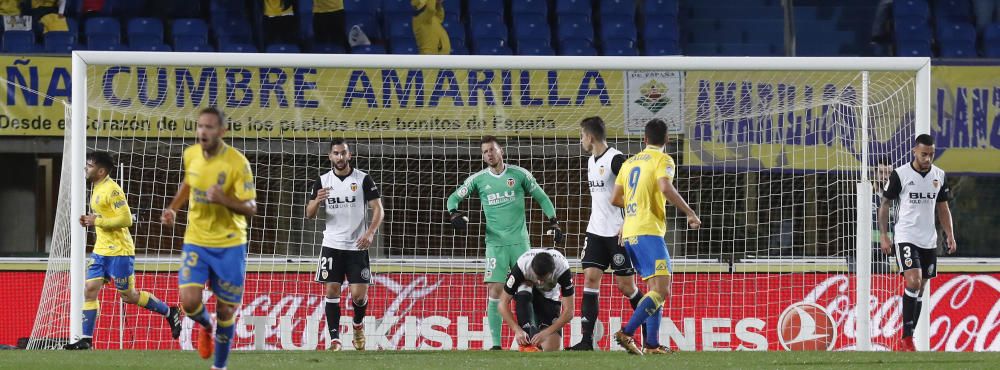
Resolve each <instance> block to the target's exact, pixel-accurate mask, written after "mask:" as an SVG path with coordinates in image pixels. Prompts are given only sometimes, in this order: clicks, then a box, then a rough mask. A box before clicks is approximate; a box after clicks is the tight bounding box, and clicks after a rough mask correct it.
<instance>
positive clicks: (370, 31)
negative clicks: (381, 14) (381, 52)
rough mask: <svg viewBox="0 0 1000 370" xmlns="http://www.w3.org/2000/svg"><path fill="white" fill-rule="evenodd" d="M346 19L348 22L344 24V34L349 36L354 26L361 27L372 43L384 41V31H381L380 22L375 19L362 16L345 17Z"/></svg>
mask: <svg viewBox="0 0 1000 370" xmlns="http://www.w3.org/2000/svg"><path fill="white" fill-rule="evenodd" d="M345 17H346V18H347V21H346V22H344V32H347V33H348V34H349V33H350V32H351V28H353V27H354V26H358V27H361V30H362V31H364V32H365V35H366V36H368V39H369V40H371V41H380V40H384V38H383V37H382V31H381V29H382V28H381V27H379V22H378V20H377V19H376V18H375V17H368V16H362V15H358V16H352V15H345Z"/></svg>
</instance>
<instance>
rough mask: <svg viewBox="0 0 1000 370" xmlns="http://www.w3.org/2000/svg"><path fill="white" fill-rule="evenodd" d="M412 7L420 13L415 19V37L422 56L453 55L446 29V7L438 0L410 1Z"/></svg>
mask: <svg viewBox="0 0 1000 370" xmlns="http://www.w3.org/2000/svg"><path fill="white" fill-rule="evenodd" d="M410 5H412V6H413V9H414V10H416V11H417V12H418V13H417V15H415V16H414V17H413V37H414V38H416V40H417V47H418V48H420V54H432V55H448V54H451V39H449V38H448V30H446V29H444V26H443V25H441V22H443V21H444V5H440V4H438V3H437V0H410Z"/></svg>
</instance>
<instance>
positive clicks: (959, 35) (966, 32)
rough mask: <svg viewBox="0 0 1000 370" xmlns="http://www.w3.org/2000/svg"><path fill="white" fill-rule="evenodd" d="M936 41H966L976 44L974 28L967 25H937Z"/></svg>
mask: <svg viewBox="0 0 1000 370" xmlns="http://www.w3.org/2000/svg"><path fill="white" fill-rule="evenodd" d="M937 31H938V32H937V40H938V41H968V42H973V43H975V42H976V28H975V27H974V26H972V24H969V23H953V24H948V25H945V26H941V25H938V30H937Z"/></svg>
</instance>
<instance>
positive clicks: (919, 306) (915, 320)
mask: <svg viewBox="0 0 1000 370" xmlns="http://www.w3.org/2000/svg"><path fill="white" fill-rule="evenodd" d="M921 298H922V297H917V301H916V303H915V304H914V306H913V327H914V328H916V327H917V324H918V323H920V310H921V309H923V308H924V300H923V299H921Z"/></svg>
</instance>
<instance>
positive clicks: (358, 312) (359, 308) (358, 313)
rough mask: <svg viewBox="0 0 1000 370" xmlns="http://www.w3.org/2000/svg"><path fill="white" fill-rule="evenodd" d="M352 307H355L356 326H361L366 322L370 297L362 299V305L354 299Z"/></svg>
mask: <svg viewBox="0 0 1000 370" xmlns="http://www.w3.org/2000/svg"><path fill="white" fill-rule="evenodd" d="M351 305H352V306H354V325H360V324H361V323H362V322H364V321H365V309H366V308H368V296H364V297H362V301H361V303H358V301H356V300H353V299H352V300H351Z"/></svg>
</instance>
